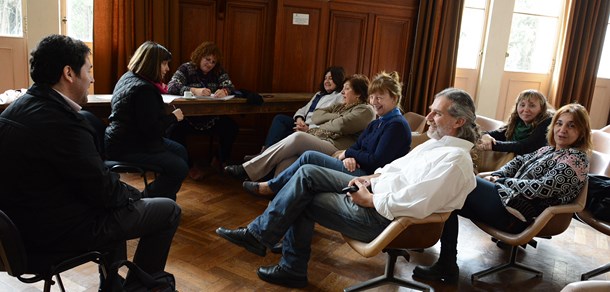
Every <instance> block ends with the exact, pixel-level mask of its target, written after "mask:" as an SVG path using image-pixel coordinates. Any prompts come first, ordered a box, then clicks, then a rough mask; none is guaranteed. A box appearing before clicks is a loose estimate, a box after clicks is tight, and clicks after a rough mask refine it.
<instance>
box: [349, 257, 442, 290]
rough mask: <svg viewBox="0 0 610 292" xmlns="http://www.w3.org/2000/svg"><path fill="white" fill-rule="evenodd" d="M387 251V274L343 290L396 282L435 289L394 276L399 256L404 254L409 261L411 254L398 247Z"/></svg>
mask: <svg viewBox="0 0 610 292" xmlns="http://www.w3.org/2000/svg"><path fill="white" fill-rule="evenodd" d="M385 252H386V253H387V254H388V260H387V261H386V265H385V274H384V275H383V276H379V277H376V278H373V279H370V280H368V281H365V282H362V283H360V284H357V285H354V286H351V287H348V288H345V289H344V290H343V291H345V292H354V291H363V290H367V289H371V288H374V287H377V286H381V285H386V284H395V285H398V286H402V287H406V288H410V289H416V290H419V291H426V292H428V291H432V290H433V289H432V287H430V286H428V285H426V284H422V283H416V282H411V281H407V280H404V279H401V278H396V277H394V266H395V265H396V259H397V258H398V257H399V256H404V257H405V259H407V261H408V260H409V254H408V253H407V252H406V251H403V250H396V249H388V250H385Z"/></svg>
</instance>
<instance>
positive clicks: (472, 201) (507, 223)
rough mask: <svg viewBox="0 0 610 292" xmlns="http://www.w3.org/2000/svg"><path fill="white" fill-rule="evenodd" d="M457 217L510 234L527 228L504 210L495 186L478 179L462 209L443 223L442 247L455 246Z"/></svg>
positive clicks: (524, 223)
mask: <svg viewBox="0 0 610 292" xmlns="http://www.w3.org/2000/svg"><path fill="white" fill-rule="evenodd" d="M457 215H460V216H462V217H466V218H469V219H471V220H473V221H478V222H481V223H484V224H486V225H489V226H492V227H494V228H497V229H500V230H502V231H506V232H510V233H519V232H521V231H523V230H524V229H525V228H527V226H529V224H528V223H526V222H522V221H521V220H519V219H517V217H515V216H514V215H512V214H511V213H509V212H508V211H507V210H506V208H505V207H504V204H502V201H501V200H500V195H499V194H498V190H497V189H496V187H495V184H494V183H492V182H489V181H487V180H485V179H482V178H480V177H477V186H476V188H475V189H474V190H473V191H472V192H470V194H468V197H467V198H466V202H464V206H463V207H462V209H461V210H456V211H454V212H453V213H451V216H450V217H449V219H447V222H445V228H444V229H443V235H442V236H441V244H442V245H446V244H447V245H453V246H456V245H457V237H458V218H457ZM441 248H442V247H441Z"/></svg>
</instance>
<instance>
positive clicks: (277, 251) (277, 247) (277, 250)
mask: <svg viewBox="0 0 610 292" xmlns="http://www.w3.org/2000/svg"><path fill="white" fill-rule="evenodd" d="M283 248H284V245H283V244H282V243H281V242H278V243H276V244H275V245H274V246H273V247H272V248H271V252H272V253H275V254H282V249H283Z"/></svg>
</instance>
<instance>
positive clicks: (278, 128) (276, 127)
mask: <svg viewBox="0 0 610 292" xmlns="http://www.w3.org/2000/svg"><path fill="white" fill-rule="evenodd" d="M344 81H345V71H344V70H343V67H328V68H326V71H325V73H324V77H323V79H322V82H320V87H319V91H318V92H316V94H315V95H314V96H313V97H312V98H311V100H310V101H309V102H308V103H307V104H306V105H305V106H303V107H302V108H300V109H298V110H297V111H296V112H295V113H294V115H293V116H292V117H290V116H287V115H282V114H280V115H276V116H275V117H273V121H272V122H271V127H269V132H267V138H266V139H265V144H264V145H263V147H261V152H260V153H263V151H265V149H267V148H269V146H271V145H273V144H275V143H277V142H279V141H280V140H282V139H284V138H286V137H288V136H289V135H290V134H292V133H294V132H297V131H301V132H307V130H309V128H315V127H316V125H315V124H314V123H313V122H312V121H311V116H312V115H313V112H314V110H316V109H319V108H325V107H329V106H331V105H334V104H337V103H341V100H342V99H343V96H342V95H341V89H343V82H344ZM260 153H259V154H260ZM256 155H258V154H255V155H246V156H245V157H244V161H248V160H250V159H252V158H254V157H255V156H256Z"/></svg>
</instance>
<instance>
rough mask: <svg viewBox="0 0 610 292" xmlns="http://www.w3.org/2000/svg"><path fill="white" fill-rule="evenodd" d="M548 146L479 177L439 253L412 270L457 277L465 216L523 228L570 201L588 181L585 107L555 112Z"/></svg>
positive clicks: (447, 228)
mask: <svg viewBox="0 0 610 292" xmlns="http://www.w3.org/2000/svg"><path fill="white" fill-rule="evenodd" d="M547 142H548V144H549V146H545V147H542V148H540V149H538V150H537V151H535V152H532V153H529V154H526V155H523V156H518V157H516V158H515V159H513V160H511V161H510V162H509V163H507V164H506V165H504V166H503V167H502V168H501V169H500V170H498V171H495V172H493V173H492V174H491V176H488V177H485V178H484V179H483V178H477V187H476V188H475V189H474V191H472V192H471V193H470V194H469V195H468V197H467V198H466V202H465V203H464V206H463V207H462V209H461V210H458V211H455V212H453V213H452V214H451V216H450V217H449V219H448V220H447V222H446V223H445V228H444V230H443V235H442V236H441V253H440V256H439V259H438V261H437V262H436V263H435V264H434V265H432V266H430V267H416V268H415V270H413V275H414V276H416V277H419V278H423V279H428V280H445V281H446V282H455V281H457V279H458V277H459V268H458V266H457V263H456V255H457V248H456V247H457V235H458V218H457V215H458V214H459V215H461V216H464V217H467V218H470V219H472V220H475V221H479V222H482V223H484V224H486V225H490V226H492V227H494V228H497V229H500V230H503V231H506V232H510V233H519V232H521V231H523V230H524V229H525V228H527V227H528V226H529V225H530V224H531V223H532V222H533V220H534V219H535V218H536V217H537V216H538V215H540V213H542V211H544V209H545V208H547V207H549V206H554V205H562V204H567V203H570V202H571V201H573V200H574V198H576V197H577V196H578V194H579V193H580V191H581V189H582V188H583V187H584V185H585V182H586V180H587V173H588V172H589V160H588V158H587V153H588V152H589V151H590V149H591V143H592V142H591V126H590V124H589V115H588V113H587V110H586V109H585V108H584V107H583V106H581V105H579V104H568V105H565V106H563V107H562V108H560V109H559V110H558V111H557V113H556V114H555V115H554V116H553V120H552V121H551V125H550V126H549V131H548V134H547Z"/></svg>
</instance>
